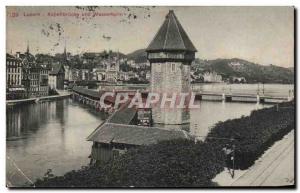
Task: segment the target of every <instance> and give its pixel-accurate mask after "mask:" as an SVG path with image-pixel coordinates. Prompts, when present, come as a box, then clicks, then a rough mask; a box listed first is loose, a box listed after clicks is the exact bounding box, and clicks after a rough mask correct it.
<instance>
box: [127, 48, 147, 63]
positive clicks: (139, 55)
mask: <svg viewBox="0 0 300 193" xmlns="http://www.w3.org/2000/svg"><path fill="white" fill-rule="evenodd" d="M127 58H128V60H134V61H135V62H137V63H143V62H147V53H146V49H139V50H136V51H134V52H132V53H129V54H127Z"/></svg>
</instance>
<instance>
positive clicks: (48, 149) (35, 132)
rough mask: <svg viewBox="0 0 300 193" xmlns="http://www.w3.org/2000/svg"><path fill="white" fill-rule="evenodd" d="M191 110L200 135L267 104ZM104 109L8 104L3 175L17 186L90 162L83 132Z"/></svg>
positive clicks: (63, 103) (206, 105) (205, 104)
mask: <svg viewBox="0 0 300 193" xmlns="http://www.w3.org/2000/svg"><path fill="white" fill-rule="evenodd" d="M197 103H200V107H201V108H200V109H196V110H191V111H190V133H191V134H193V135H196V136H199V137H200V138H201V137H202V136H206V135H207V133H208V132H209V129H210V128H211V127H213V126H214V124H216V123H217V122H219V121H225V120H228V119H233V118H239V117H241V116H243V115H244V116H247V115H249V114H250V113H251V111H252V110H255V109H259V108H264V107H269V106H270V105H263V104H254V103H225V102H209V101H197ZM105 119H106V116H105V115H104V114H103V113H100V112H96V111H94V110H92V109H90V108H89V107H87V106H84V105H82V104H79V103H78V102H75V101H72V100H71V99H62V100H57V101H48V102H42V103H38V104H27V105H22V106H14V107H7V116H6V121H7V128H6V137H7V142H6V156H7V157H6V176H7V177H6V178H7V183H8V184H11V185H13V186H22V185H23V184H24V183H26V182H29V181H34V180H35V179H37V178H41V177H43V176H44V174H45V173H46V171H47V170H48V169H52V173H53V174H54V175H63V174H64V173H66V172H67V171H71V170H77V169H80V168H81V166H85V165H87V164H88V163H89V158H88V156H89V155H90V153H91V145H92V143H91V142H88V141H86V137H87V136H88V135H89V134H90V133H91V132H92V131H93V130H94V129H95V128H96V127H97V126H98V125H99V124H100V123H102V122H103V121H104V120H105Z"/></svg>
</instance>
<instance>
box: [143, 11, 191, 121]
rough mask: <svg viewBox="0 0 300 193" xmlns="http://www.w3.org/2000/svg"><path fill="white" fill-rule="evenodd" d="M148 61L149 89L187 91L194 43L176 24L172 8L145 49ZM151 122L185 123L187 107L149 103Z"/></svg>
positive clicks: (156, 90) (187, 119) (170, 94)
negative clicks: (151, 104)
mask: <svg viewBox="0 0 300 193" xmlns="http://www.w3.org/2000/svg"><path fill="white" fill-rule="evenodd" d="M146 52H147V58H148V60H149V62H150V64H151V80H150V82H151V92H155V93H160V94H161V95H162V93H168V96H170V97H171V96H172V93H190V65H191V63H192V61H193V60H194V59H195V52H197V50H196V48H195V46H194V45H193V43H192V42H191V40H190V39H189V37H188V35H187V33H186V32H185V31H184V29H183V27H182V26H181V24H180V23H179V21H178V19H177V17H176V16H175V14H174V11H173V10H170V11H169V13H168V14H167V16H166V18H165V21H164V23H163V24H162V26H161V27H160V29H159V30H158V32H157V33H156V35H155V37H154V39H153V40H152V42H151V43H150V45H149V46H148V48H147V49H146ZM152 119H153V122H154V123H159V124H166V125H169V124H170V125H180V124H184V123H186V122H189V113H188V112H187V109H176V108H175V109H165V108H160V106H159V105H156V106H155V105H154V106H152Z"/></svg>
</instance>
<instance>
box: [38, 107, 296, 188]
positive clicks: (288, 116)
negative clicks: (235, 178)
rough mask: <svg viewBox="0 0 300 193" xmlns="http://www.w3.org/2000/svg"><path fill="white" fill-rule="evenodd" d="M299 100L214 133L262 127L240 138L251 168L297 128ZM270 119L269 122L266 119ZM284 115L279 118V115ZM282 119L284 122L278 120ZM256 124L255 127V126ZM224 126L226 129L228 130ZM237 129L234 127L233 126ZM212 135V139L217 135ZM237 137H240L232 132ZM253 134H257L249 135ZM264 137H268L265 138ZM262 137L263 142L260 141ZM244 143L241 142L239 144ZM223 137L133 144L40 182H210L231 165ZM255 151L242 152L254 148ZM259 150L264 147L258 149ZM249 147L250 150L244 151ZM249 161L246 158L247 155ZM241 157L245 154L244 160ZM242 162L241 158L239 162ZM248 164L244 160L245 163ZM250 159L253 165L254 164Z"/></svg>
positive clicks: (245, 131)
mask: <svg viewBox="0 0 300 193" xmlns="http://www.w3.org/2000/svg"><path fill="white" fill-rule="evenodd" d="M294 105H295V104H294V102H288V103H282V104H280V105H279V106H278V107H276V106H274V107H271V108H266V109H261V110H257V111H254V112H252V113H251V115H250V116H248V117H242V118H241V119H234V120H228V121H225V122H222V123H219V124H217V126H216V127H214V128H213V129H212V131H214V132H212V133H215V134H216V132H217V131H219V132H218V133H219V135H217V137H218V138H222V136H223V138H227V139H228V134H230V133H231V135H232V132H234V131H235V129H234V128H245V129H243V132H241V133H239V135H240V136H239V138H240V139H246V138H249V133H250V135H252V134H251V133H253V132H257V131H259V132H260V133H261V134H264V135H262V136H258V137H257V140H258V141H259V142H258V141H257V140H252V141H251V140H248V141H245V140H243V141H244V142H247V143H250V144H248V145H247V146H246V145H245V144H243V143H237V144H236V145H237V153H238V155H240V156H241V157H240V158H243V162H240V164H241V163H242V165H239V167H250V166H251V164H253V163H252V162H254V161H255V160H257V159H258V158H259V157H261V155H262V154H263V153H264V151H266V150H267V149H268V148H269V147H270V146H272V145H273V144H274V143H275V142H276V141H279V140H280V139H281V138H282V137H283V136H284V135H286V134H287V133H288V132H290V131H291V130H292V129H293V128H294V121H295V120H294ZM266 118H268V121H266ZM279 118H280V119H279ZM278 121H279V122H278ZM259 123H261V124H259ZM228 126H230V127H229V128H228ZM251 126H252V127H253V126H255V127H256V130H255V131H252V130H251V129H253V128H251ZM224 128H226V129H227V132H225V133H224V131H223V130H224ZM231 128H233V129H231ZM209 137H210V138H211V139H212V137H213V136H212V135H211V134H210V135H209ZM233 137H234V138H237V137H238V136H233ZM250 139H253V138H250ZM264 141H265V142H264ZM227 142H228V141H227ZM261 142H263V143H261ZM220 144H222V145H220ZM239 145H241V147H239ZM222 147H224V144H223V143H222V142H220V141H219V142H216V140H205V141H204V142H197V143H194V141H193V140H190V141H189V140H172V141H165V142H160V143H158V144H155V145H150V146H144V147H140V148H137V149H131V150H129V151H128V152H127V153H126V154H124V155H123V156H120V157H117V158H116V159H114V160H113V161H111V162H109V163H106V164H100V165H94V166H90V167H85V168H83V169H81V170H78V171H72V172H68V173H66V174H65V175H64V176H58V177H50V176H45V177H44V178H43V179H40V180H37V181H36V182H35V186H36V187H128V186H135V187H211V186H216V184H215V183H213V182H212V179H214V178H215V176H216V175H217V174H219V173H221V172H222V171H223V170H224V167H226V163H225V160H226V157H225V155H224V153H223V150H222ZM248 148H250V149H252V150H253V151H254V152H255V153H254V152H253V153H252V154H251V155H252V156H248V157H247V156H246V157H244V156H242V155H243V153H247V152H248V151H249V149H248ZM257 150H259V151H257ZM244 151H247V152H244ZM246 158H247V159H248V160H245V159H246ZM240 160H241V159H240ZM238 163H239V162H238ZM243 163H245V164H244V165H243ZM249 164H250V165H249Z"/></svg>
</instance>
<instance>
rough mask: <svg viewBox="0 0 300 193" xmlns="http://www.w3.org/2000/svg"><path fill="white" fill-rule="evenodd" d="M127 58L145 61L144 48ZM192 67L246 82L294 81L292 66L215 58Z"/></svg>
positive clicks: (199, 62)
mask: <svg viewBox="0 0 300 193" xmlns="http://www.w3.org/2000/svg"><path fill="white" fill-rule="evenodd" d="M127 58H128V59H129V60H135V62H137V63H142V62H146V61H147V53H146V49H139V50H136V51H134V52H132V53H130V54H127ZM192 69H193V70H194V71H197V72H198V73H202V72H203V71H215V72H217V73H218V74H221V75H222V77H223V79H230V78H232V77H234V76H235V77H245V79H246V80H247V82H249V83H255V82H265V83H284V84H287V83H294V68H293V67H291V68H284V67H280V66H275V65H268V66H265V65H260V64H256V63H253V62H250V61H247V60H243V59H239V58H232V59H215V60H202V59H198V58H197V59H196V60H195V62H194V64H193V65H192Z"/></svg>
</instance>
